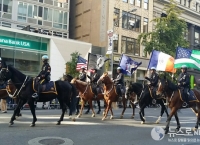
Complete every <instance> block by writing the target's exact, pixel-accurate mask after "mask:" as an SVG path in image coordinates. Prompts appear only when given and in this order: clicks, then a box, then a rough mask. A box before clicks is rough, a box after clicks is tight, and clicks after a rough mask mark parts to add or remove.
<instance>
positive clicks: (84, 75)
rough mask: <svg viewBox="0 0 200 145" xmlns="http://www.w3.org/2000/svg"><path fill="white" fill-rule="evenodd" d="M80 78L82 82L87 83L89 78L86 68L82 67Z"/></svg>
mask: <svg viewBox="0 0 200 145" xmlns="http://www.w3.org/2000/svg"><path fill="white" fill-rule="evenodd" d="M78 78H79V80H80V81H83V82H86V79H87V77H86V72H85V66H82V67H81V72H80V74H79V77H78Z"/></svg>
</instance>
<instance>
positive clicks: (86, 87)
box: [81, 84, 89, 96]
mask: <svg viewBox="0 0 200 145" xmlns="http://www.w3.org/2000/svg"><path fill="white" fill-rule="evenodd" d="M88 86H89V84H87V86H86V89H85V91H84V93H82V94H81V96H84V94H85V93H86V91H87V88H88Z"/></svg>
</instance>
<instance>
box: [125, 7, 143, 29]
mask: <svg viewBox="0 0 200 145" xmlns="http://www.w3.org/2000/svg"><path fill="white" fill-rule="evenodd" d="M122 15H123V18H122V28H125V29H129V30H133V31H137V32H140V29H141V17H140V16H137V15H135V14H132V13H127V12H125V11H122Z"/></svg>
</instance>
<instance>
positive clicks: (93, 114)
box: [88, 100, 95, 117]
mask: <svg viewBox="0 0 200 145" xmlns="http://www.w3.org/2000/svg"><path fill="white" fill-rule="evenodd" d="M88 103H89V108H91V109H92V117H95V112H94V108H93V106H92V100H88Z"/></svg>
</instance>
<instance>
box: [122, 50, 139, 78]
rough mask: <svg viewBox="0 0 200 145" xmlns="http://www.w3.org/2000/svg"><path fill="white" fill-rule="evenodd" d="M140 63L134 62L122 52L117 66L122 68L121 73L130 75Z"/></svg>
mask: <svg viewBox="0 0 200 145" xmlns="http://www.w3.org/2000/svg"><path fill="white" fill-rule="evenodd" d="M141 64H142V62H136V61H134V60H132V58H130V57H128V56H126V55H124V54H122V56H121V60H120V62H119V66H120V67H121V68H122V71H123V74H126V75H128V76H131V75H132V74H133V72H134V71H135V70H136V69H137V68H138V67H139V66H140V65H141Z"/></svg>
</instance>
